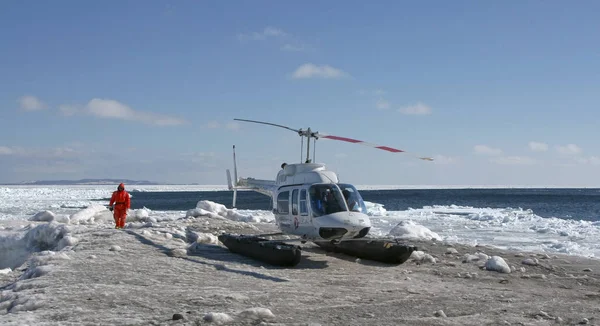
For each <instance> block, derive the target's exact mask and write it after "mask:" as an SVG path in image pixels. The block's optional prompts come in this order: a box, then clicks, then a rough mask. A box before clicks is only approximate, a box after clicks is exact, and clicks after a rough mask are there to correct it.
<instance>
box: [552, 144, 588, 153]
mask: <svg viewBox="0 0 600 326" xmlns="http://www.w3.org/2000/svg"><path fill="white" fill-rule="evenodd" d="M556 151H557V152H559V153H560V154H564V155H575V154H580V153H581V152H583V150H582V149H581V148H580V147H579V146H577V145H575V144H568V145H565V146H562V145H558V146H556Z"/></svg>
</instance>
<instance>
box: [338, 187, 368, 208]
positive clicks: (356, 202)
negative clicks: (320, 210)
mask: <svg viewBox="0 0 600 326" xmlns="http://www.w3.org/2000/svg"><path fill="white" fill-rule="evenodd" d="M338 186H339V187H340V189H341V190H342V195H344V199H345V200H346V204H347V205H348V209H349V210H351V211H353V212H361V213H365V214H367V206H366V205H365V202H364V200H363V199H362V196H361V195H360V193H359V192H358V190H356V188H355V187H354V186H353V185H351V184H347V183H339V184H338Z"/></svg>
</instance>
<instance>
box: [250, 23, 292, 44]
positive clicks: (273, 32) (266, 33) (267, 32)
mask: <svg viewBox="0 0 600 326" xmlns="http://www.w3.org/2000/svg"><path fill="white" fill-rule="evenodd" d="M287 35H288V34H287V33H286V32H284V31H283V30H282V29H280V28H276V27H271V26H267V27H265V28H264V29H263V30H262V31H260V32H251V33H248V34H238V39H239V40H240V41H263V40H266V39H267V38H270V37H283V36H287Z"/></svg>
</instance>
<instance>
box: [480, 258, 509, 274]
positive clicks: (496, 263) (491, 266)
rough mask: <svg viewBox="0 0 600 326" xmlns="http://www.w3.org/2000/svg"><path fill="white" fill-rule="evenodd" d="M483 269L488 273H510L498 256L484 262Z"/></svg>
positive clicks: (504, 262)
mask: <svg viewBox="0 0 600 326" xmlns="http://www.w3.org/2000/svg"><path fill="white" fill-rule="evenodd" d="M485 269H487V270H488V271H496V272H500V273H510V272H511V270H510V267H509V266H508V264H507V263H506V261H504V259H503V258H502V257H500V256H492V257H491V258H490V259H488V260H487V261H486V262H485Z"/></svg>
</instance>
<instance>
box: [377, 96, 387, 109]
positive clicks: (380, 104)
mask: <svg viewBox="0 0 600 326" xmlns="http://www.w3.org/2000/svg"><path fill="white" fill-rule="evenodd" d="M375 105H376V106H377V108H378V109H379V110H387V109H389V108H390V102H388V101H386V100H384V99H382V98H380V99H378V100H377V103H375Z"/></svg>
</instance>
